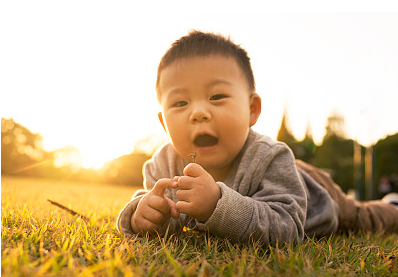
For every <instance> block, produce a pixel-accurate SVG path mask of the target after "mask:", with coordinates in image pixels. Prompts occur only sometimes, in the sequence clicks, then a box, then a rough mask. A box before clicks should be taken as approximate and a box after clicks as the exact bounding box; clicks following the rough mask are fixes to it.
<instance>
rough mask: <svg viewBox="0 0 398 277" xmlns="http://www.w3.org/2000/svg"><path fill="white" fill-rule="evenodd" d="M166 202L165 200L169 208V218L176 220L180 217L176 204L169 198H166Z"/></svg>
mask: <svg viewBox="0 0 398 277" xmlns="http://www.w3.org/2000/svg"><path fill="white" fill-rule="evenodd" d="M166 200H167V202H168V204H169V207H170V215H171V217H172V218H175V219H178V217H179V216H180V213H179V212H178V211H177V208H176V203H175V202H174V201H173V200H171V199H170V198H167V197H166Z"/></svg>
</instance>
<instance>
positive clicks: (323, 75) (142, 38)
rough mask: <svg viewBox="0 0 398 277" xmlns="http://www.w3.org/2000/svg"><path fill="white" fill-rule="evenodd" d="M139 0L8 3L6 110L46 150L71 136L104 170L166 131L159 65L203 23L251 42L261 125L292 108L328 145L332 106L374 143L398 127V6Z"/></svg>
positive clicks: (3, 29) (298, 132) (90, 162)
mask: <svg viewBox="0 0 398 277" xmlns="http://www.w3.org/2000/svg"><path fill="white" fill-rule="evenodd" d="M139 2H143V3H142V4H136V3H138V2H137V1H80V0H79V1H2V2H1V4H0V92H1V101H0V112H1V116H2V117H6V118H10V117H12V118H14V120H15V121H16V122H18V123H20V124H22V125H24V126H26V127H27V128H29V129H30V130H31V131H32V132H34V133H40V134H41V135H42V137H43V139H44V141H43V143H44V147H45V149H47V150H53V149H56V148H62V147H64V146H66V145H72V146H75V147H77V148H79V149H80V152H81V155H82V158H83V161H84V165H85V166H94V167H100V166H102V164H103V163H104V162H106V161H109V160H111V159H114V158H116V157H119V156H121V155H123V154H127V153H130V152H131V151H132V150H133V146H134V142H135V141H136V140H137V139H143V138H146V137H148V136H150V135H152V136H157V137H159V138H164V136H165V135H164V132H163V129H162V128H161V125H160V124H159V123H158V119H157V112H158V111H159V106H158V103H157V100H156V92H155V79H156V69H157V66H158V63H159V60H160V58H161V57H162V55H163V54H164V52H165V51H166V50H167V49H168V47H169V46H170V44H171V43H172V42H173V41H174V40H176V39H178V38H179V37H181V36H183V35H186V34H187V33H188V31H189V30H191V29H199V30H204V31H213V32H216V33H222V34H224V35H227V36H231V38H232V40H233V41H235V42H236V43H238V44H241V45H242V46H243V47H244V48H245V49H246V50H247V51H248V53H249V56H250V57H251V60H252V66H253V70H254V75H255V78H256V83H257V92H258V93H259V94H260V96H261V97H262V99H263V111H262V115H261V116H260V119H259V121H258V122H257V124H256V126H255V127H254V129H255V130H256V131H258V132H261V133H264V134H268V135H269V136H271V137H273V138H276V135H277V132H278V129H279V127H280V123H281V118H282V114H283V109H284V107H285V106H286V107H287V109H288V116H289V120H290V126H291V129H292V131H293V133H294V134H295V136H296V137H297V138H298V139H301V138H302V137H303V136H304V133H305V130H306V126H307V124H308V123H310V125H311V128H312V132H313V135H314V139H315V141H316V142H318V143H319V142H321V140H322V137H323V135H324V129H325V124H326V119H327V117H328V116H329V115H331V113H332V111H337V112H338V113H340V114H342V115H343V116H344V118H345V123H346V130H347V135H348V137H350V138H353V139H356V140H358V141H359V142H360V143H362V144H364V145H369V144H371V143H374V142H376V141H377V140H378V139H380V138H383V137H385V136H386V135H388V134H394V133H396V132H398V110H397V103H398V32H397V30H398V13H397V12H396V11H397V10H396V9H395V10H394V9H391V8H390V7H389V6H388V5H383V3H385V2H384V1H381V2H380V1H379V2H378V5H379V6H377V7H373V6H372V5H371V4H370V2H369V1H361V3H362V6H360V9H358V5H354V4H353V2H350V1H343V2H344V4H341V7H343V8H341V7H337V8H331V7H319V6H317V5H316V3H318V2H317V1H313V2H312V5H307V6H303V7H301V6H298V5H297V4H293V6H292V5H290V6H289V5H288V7H289V10H286V8H283V7H282V6H281V7H278V6H269V5H268V4H266V5H264V4H262V5H260V4H256V3H259V2H258V1H257V2H255V1H240V2H237V1H214V2H209V3H207V2H206V1H204V2H203V3H202V2H201V3H202V6H200V7H198V6H187V5H189V4H186V2H184V1H176V3H177V4H178V3H179V4H180V5H176V6H168V5H166V4H165V3H166V2H167V3H171V2H170V1H163V2H160V1H159V2H154V1H147V2H145V1H139ZM337 2H339V1H337ZM343 2H341V3H343ZM144 3H145V4H144ZM195 3H197V2H195ZM214 3H217V4H214ZM243 3H244V4H243ZM292 3H295V2H292ZM300 3H301V2H300ZM350 3H351V4H350ZM285 4H286V3H285ZM209 5H213V6H211V7H212V8H209ZM214 5H215V6H214ZM223 5H225V6H223ZM242 5H243V6H244V7H242ZM226 7H227V8H226ZM260 7H261V8H260ZM285 10H286V11H295V12H293V13H287V12H284V11H285ZM269 11H272V12H269ZM303 11H311V12H310V13H304V12H303ZM324 11H333V12H331V13H324ZM340 11H344V12H346V11H348V13H342V12H340ZM350 11H394V13H384V12H382V13H375V12H371V13H350Z"/></svg>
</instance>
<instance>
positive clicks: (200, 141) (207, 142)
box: [193, 135, 218, 147]
mask: <svg viewBox="0 0 398 277" xmlns="http://www.w3.org/2000/svg"><path fill="white" fill-rule="evenodd" d="M193 143H194V144H195V146H197V147H209V146H213V145H216V144H217V143H218V138H216V137H213V136H211V135H199V136H197V137H196V138H195V140H194V141H193Z"/></svg>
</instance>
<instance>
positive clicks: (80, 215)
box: [47, 199, 89, 223]
mask: <svg viewBox="0 0 398 277" xmlns="http://www.w3.org/2000/svg"><path fill="white" fill-rule="evenodd" d="M47 201H48V202H50V203H51V204H53V205H55V206H57V207H58V208H61V209H63V210H65V211H67V212H68V213H70V214H72V215H77V216H78V217H80V218H81V219H83V220H84V222H86V223H88V221H89V220H88V218H87V217H85V216H84V215H82V214H80V213H78V212H75V211H74V210H72V209H69V208H67V207H65V206H64V205H62V204H60V203H58V202H55V201H52V200H50V199H47Z"/></svg>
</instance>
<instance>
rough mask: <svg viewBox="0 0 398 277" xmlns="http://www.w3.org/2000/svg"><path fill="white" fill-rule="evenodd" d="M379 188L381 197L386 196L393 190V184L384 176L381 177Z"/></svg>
mask: <svg viewBox="0 0 398 277" xmlns="http://www.w3.org/2000/svg"><path fill="white" fill-rule="evenodd" d="M378 190H379V195H380V196H381V197H384V196H386V195H387V194H389V193H391V192H392V191H393V188H392V185H391V183H390V180H389V179H388V177H387V176H383V177H381V178H380V180H379V186H378Z"/></svg>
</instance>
